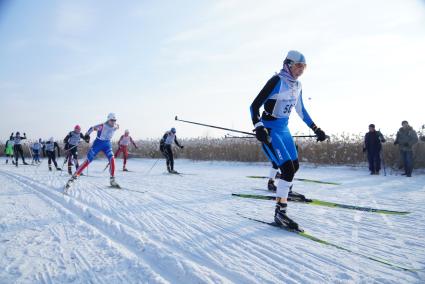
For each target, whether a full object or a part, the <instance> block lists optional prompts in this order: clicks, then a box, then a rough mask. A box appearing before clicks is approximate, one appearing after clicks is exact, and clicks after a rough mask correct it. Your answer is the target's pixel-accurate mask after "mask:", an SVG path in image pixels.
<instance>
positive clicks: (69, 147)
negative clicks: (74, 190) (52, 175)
mask: <svg viewBox="0 0 425 284" xmlns="http://www.w3.org/2000/svg"><path fill="white" fill-rule="evenodd" d="M81 139H83V140H85V141H86V142H87V143H89V141H90V140H86V139H85V138H84V135H83V134H82V133H81V127H80V126H79V125H76V126H75V127H74V130H73V131H70V132H69V133H68V135H66V137H65V139H63V143H65V152H66V156H65V162H66V161H68V173H69V174H70V175H72V162H73V161H74V164H75V170H77V169H78V168H79V166H80V165H79V163H78V145H79V144H80V141H81ZM65 162H64V164H65Z"/></svg>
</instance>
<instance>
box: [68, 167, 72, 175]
mask: <svg viewBox="0 0 425 284" xmlns="http://www.w3.org/2000/svg"><path fill="white" fill-rule="evenodd" d="M68 174H69V175H70V176H72V166H69V167H68Z"/></svg>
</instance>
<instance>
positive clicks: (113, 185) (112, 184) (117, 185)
mask: <svg viewBox="0 0 425 284" xmlns="http://www.w3.org/2000/svg"><path fill="white" fill-rule="evenodd" d="M110 184H111V187H114V188H121V186H120V185H119V184H118V183H117V182H116V181H115V177H111V178H110Z"/></svg>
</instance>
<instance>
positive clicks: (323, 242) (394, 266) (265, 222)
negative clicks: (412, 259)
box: [238, 214, 423, 272]
mask: <svg viewBox="0 0 425 284" xmlns="http://www.w3.org/2000/svg"><path fill="white" fill-rule="evenodd" d="M238 215H239V216H241V217H242V218H245V219H248V220H251V221H255V222H258V223H262V224H265V225H269V226H273V227H276V228H279V229H282V230H285V231H288V232H291V233H295V234H297V235H299V236H301V237H304V238H306V239H309V240H312V241H314V242H317V243H320V244H323V245H327V246H331V247H334V248H337V249H339V250H343V251H346V252H349V253H352V254H355V255H359V256H361V257H364V258H367V259H369V260H372V261H376V262H379V263H382V264H385V265H387V266H390V267H393V268H397V269H401V270H404V271H410V272H415V271H422V270H423V269H420V268H419V269H417V268H406V267H403V266H400V265H397V264H393V263H391V262H389V261H387V260H384V259H381V258H378V257H374V256H369V255H366V254H362V253H359V252H355V251H352V250H350V249H348V248H345V247H342V246H340V245H337V244H333V243H331V242H328V241H325V240H322V239H319V238H317V237H315V236H313V235H310V234H309V233H306V232H304V231H302V232H301V231H294V230H290V229H288V228H286V227H283V226H280V225H278V224H276V223H275V222H267V221H263V220H259V219H255V218H251V217H247V216H244V215H241V214H238Z"/></svg>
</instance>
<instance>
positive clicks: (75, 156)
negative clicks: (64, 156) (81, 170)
mask: <svg viewBox="0 0 425 284" xmlns="http://www.w3.org/2000/svg"><path fill="white" fill-rule="evenodd" d="M71 155H72V158H73V160H74V164H75V169H78V167H79V166H80V164H79V162H78V149H77V147H75V148H74V149H72V153H71ZM69 158H70V159H71V156H70V157H69Z"/></svg>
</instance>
